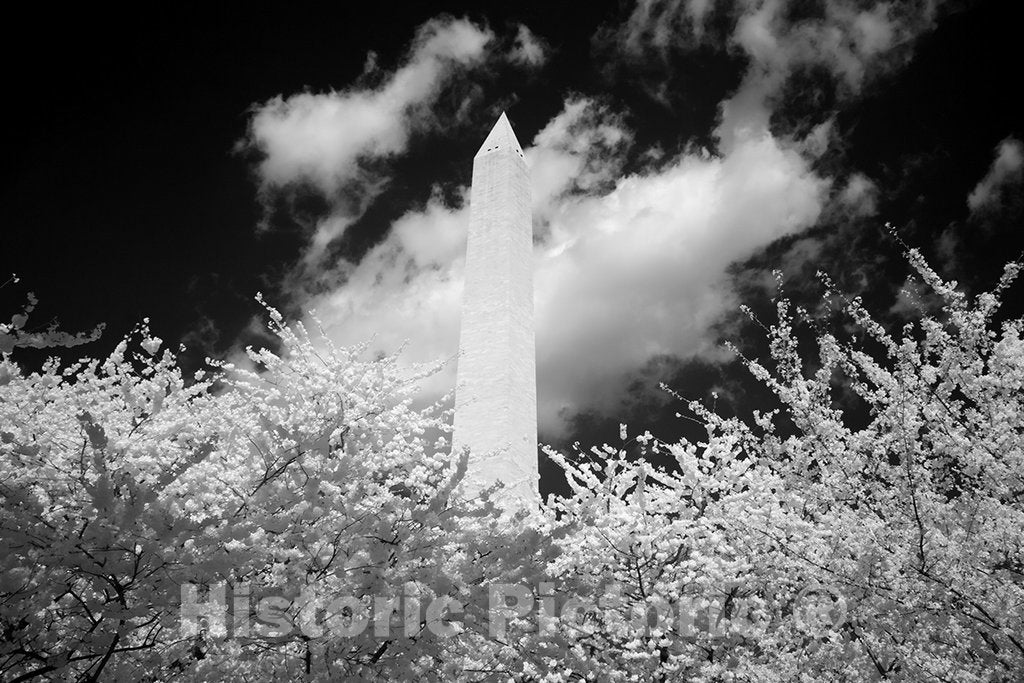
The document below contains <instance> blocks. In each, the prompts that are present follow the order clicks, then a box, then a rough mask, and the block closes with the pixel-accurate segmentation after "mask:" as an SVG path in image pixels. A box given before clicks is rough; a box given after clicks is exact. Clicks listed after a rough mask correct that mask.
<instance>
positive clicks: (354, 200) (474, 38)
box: [246, 19, 494, 265]
mask: <svg viewBox="0 0 1024 683" xmlns="http://www.w3.org/2000/svg"><path fill="white" fill-rule="evenodd" d="M493 38H494V36H493V34H492V32H491V31H490V30H488V29H486V28H482V27H480V26H477V25H476V24H473V23H472V22H469V21H467V20H465V19H444V20H440V19H438V20H432V21H428V22H426V23H425V24H423V25H422V26H421V27H420V28H419V29H418V31H417V33H416V36H415V38H414V39H413V42H412V44H411V46H410V48H409V51H408V54H407V55H406V58H405V60H404V62H403V64H402V65H401V66H400V67H398V68H397V69H396V70H395V71H394V72H392V73H387V74H383V75H382V74H379V73H378V72H377V66H376V55H374V54H373V53H370V54H369V55H368V56H367V66H366V71H367V73H368V74H371V75H374V76H378V77H381V78H380V82H379V84H378V85H376V86H375V87H352V88H348V89H345V90H341V91H332V92H327V93H310V92H305V93H299V94H296V95H291V96H289V97H282V96H277V97H275V98H273V99H271V100H269V101H268V102H265V103H264V104H263V105H261V106H260V107H259V108H257V109H256V111H255V113H254V114H253V116H252V119H251V121H250V125H249V134H248V139H247V140H246V143H247V144H248V145H249V146H250V147H252V148H254V149H256V150H258V151H259V152H260V153H261V155H262V160H261V161H260V163H259V166H258V169H257V170H258V172H259V176H260V180H261V182H262V190H263V192H264V193H272V192H275V191H277V190H278V189H280V188H284V187H288V186H290V185H294V184H299V183H301V184H306V185H310V186H312V187H314V188H316V189H317V190H318V191H319V192H320V193H321V194H323V195H324V196H325V197H326V198H328V199H329V200H335V201H336V200H338V198H339V197H338V196H339V193H340V192H341V191H342V190H344V191H345V193H346V201H344V202H343V201H338V202H337V205H336V206H335V207H334V212H333V213H332V215H330V216H329V217H327V218H326V219H324V220H323V221H321V222H320V223H318V224H317V225H316V226H315V229H314V233H313V236H312V238H311V240H310V244H309V248H308V249H307V252H306V255H305V261H306V263H307V265H313V264H315V263H316V261H317V259H318V258H319V257H320V256H321V255H322V254H323V252H324V250H325V249H326V247H327V245H328V244H329V243H330V242H331V241H333V240H335V239H337V238H338V237H340V236H341V235H342V234H344V232H345V230H346V229H347V228H348V227H349V225H351V224H352V222H353V221H354V220H355V219H357V218H358V217H359V215H360V214H361V213H362V211H363V210H364V209H365V207H366V205H367V204H368V202H370V201H372V199H373V198H374V197H375V196H376V195H377V194H378V193H379V192H380V190H381V189H382V188H383V187H384V185H385V180H384V179H383V178H382V177H381V176H380V175H379V174H377V173H374V172H371V171H369V170H368V168H367V165H366V163H365V162H368V161H373V160H376V159H386V158H389V157H394V156H396V155H398V154H401V153H402V152H404V151H405V149H406V148H407V146H408V143H409V139H410V136H411V135H412V134H413V133H414V132H415V131H417V130H419V129H423V128H426V127H429V126H431V125H432V124H433V120H432V117H431V116H430V115H429V108H430V106H431V105H432V104H433V103H434V102H435V101H436V100H437V98H438V97H439V96H440V94H441V93H442V92H443V90H444V88H445V86H446V85H447V84H448V83H449V81H451V80H452V79H453V78H454V77H455V76H457V75H458V74H459V73H462V72H464V71H465V70H466V69H469V68H472V67H474V66H477V65H479V64H481V63H482V62H483V61H484V60H486V59H487V58H488V57H489V56H490V53H489V45H490V44H491V43H492V40H493Z"/></svg>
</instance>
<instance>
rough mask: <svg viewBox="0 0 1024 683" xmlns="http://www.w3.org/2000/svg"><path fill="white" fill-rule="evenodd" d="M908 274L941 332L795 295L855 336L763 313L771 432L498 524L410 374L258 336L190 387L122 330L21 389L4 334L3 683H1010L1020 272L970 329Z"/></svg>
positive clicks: (574, 480)
mask: <svg viewBox="0 0 1024 683" xmlns="http://www.w3.org/2000/svg"><path fill="white" fill-rule="evenodd" d="M909 259H910V262H911V264H912V265H913V267H914V268H915V269H916V271H917V273H918V274H919V276H920V277H921V278H922V279H923V280H924V282H925V283H926V284H927V285H929V286H930V287H931V288H932V289H933V290H934V291H935V292H936V293H937V294H938V295H939V296H940V297H941V299H942V301H943V302H944V306H943V308H942V309H941V310H940V311H937V312H936V313H935V314H934V315H928V316H925V317H923V318H922V319H921V320H920V321H919V322H918V323H916V324H913V325H907V326H906V327H904V328H903V329H902V330H900V331H899V332H898V334H893V333H892V332H890V331H887V330H886V329H885V327H884V326H883V325H882V324H881V323H879V322H878V321H876V320H875V319H874V318H872V316H871V315H870V314H869V313H868V311H867V310H866V309H865V307H864V306H863V304H862V303H861V302H860V301H859V300H858V299H845V298H844V297H842V295H841V294H840V293H839V292H838V291H836V288H835V287H834V286H832V285H831V283H830V281H829V280H828V278H827V277H824V276H822V279H823V281H824V282H825V284H826V287H827V289H828V297H829V298H830V299H831V300H833V301H835V302H837V303H838V304H839V308H841V309H842V310H843V311H844V312H845V315H846V316H847V317H848V322H849V323H850V324H851V325H852V326H855V327H856V328H858V329H859V330H861V331H862V332H863V333H865V334H864V335H863V336H862V337H849V335H846V336H843V335H839V334H834V333H832V332H830V331H829V330H828V329H826V328H825V326H824V324H823V323H819V322H816V321H815V320H814V319H813V318H812V317H811V316H810V315H809V314H808V313H807V312H805V311H800V310H798V311H797V312H796V314H795V315H794V313H793V312H792V310H791V309H792V306H791V304H790V303H789V302H788V301H787V300H786V299H785V298H784V297H782V296H781V295H780V297H779V298H778V299H777V301H776V311H777V315H778V320H777V322H776V323H774V324H773V325H771V326H766V328H765V329H766V330H767V334H768V341H769V343H770V346H769V348H770V359H768V360H766V361H764V362H762V361H760V360H757V359H748V358H744V359H743V362H744V363H745V364H746V366H747V367H748V368H749V369H750V371H751V372H752V373H753V375H754V376H755V377H756V378H757V379H758V380H760V381H761V382H764V383H765V384H766V385H767V386H768V387H769V388H770V389H771V390H772V391H773V392H774V393H775V395H776V396H777V398H778V404H779V406H780V407H778V408H776V409H773V410H765V411H761V412H754V414H753V415H752V417H751V419H750V421H749V423H748V422H747V421H744V420H741V419H738V418H728V419H727V418H723V417H721V416H719V415H717V414H716V413H715V412H714V411H713V410H710V409H708V408H706V407H704V406H703V405H702V404H699V403H691V404H690V408H691V409H692V411H693V412H694V413H695V414H696V416H697V418H698V419H699V420H701V421H702V422H703V423H704V424H705V426H706V428H707V439H706V440H704V441H702V442H696V443H695V442H689V441H686V440H683V441H679V442H676V443H666V442H664V441H662V440H659V439H658V438H656V437H655V436H652V435H651V434H650V433H648V432H644V433H641V434H639V435H637V436H633V437H630V435H629V434H628V433H627V431H626V428H625V427H623V431H622V435H621V436H622V440H623V442H627V441H630V442H633V443H635V444H636V445H637V446H638V447H639V449H640V450H641V452H642V456H643V457H641V458H639V459H637V458H635V457H627V456H626V449H625V447H624V445H625V443H624V444H623V445H622V446H618V447H611V446H604V447H601V448H596V449H593V450H591V451H589V452H583V451H580V450H576V451H574V452H572V453H560V452H557V451H554V450H552V449H548V455H549V457H550V458H552V459H553V460H554V461H555V462H556V463H558V464H559V465H560V466H561V468H562V470H563V471H564V473H565V476H566V478H567V480H568V482H569V485H570V488H571V491H572V492H571V494H570V495H568V496H566V497H564V498H561V499H555V498H553V499H551V500H549V501H548V503H547V504H546V505H544V506H543V507H542V509H540V510H538V511H537V512H536V513H535V514H532V515H527V516H519V517H509V516H507V515H504V514H502V513H501V511H500V510H499V509H498V507H497V506H496V504H495V500H494V498H493V496H492V493H493V492H492V491H489V492H484V494H483V495H481V496H480V497H478V498H476V499H473V500H466V499H464V498H463V497H462V496H461V493H460V488H459V484H460V482H461V479H462V476H463V474H464V471H465V467H466V462H467V454H466V453H460V454H456V457H454V458H453V457H452V455H451V454H450V451H449V448H450V446H449V442H448V439H447V434H448V432H449V429H450V428H449V427H448V424H449V422H450V420H449V419H448V418H449V416H448V415H447V413H446V411H445V410H444V409H442V405H444V404H435V405H430V406H425V407H422V406H419V405H418V404H417V403H416V397H417V386H418V383H419V381H420V380H421V379H423V377H425V376H426V375H428V374H429V373H430V372H432V371H434V370H435V369H436V367H429V366H424V367H420V368H416V369H415V370H413V371H410V370H409V369H407V368H404V367H403V366H401V365H400V364H399V363H398V362H397V360H396V359H395V358H394V357H385V358H379V359H368V358H367V357H366V348H365V347H355V348H337V347H335V346H333V345H331V344H330V343H328V342H327V341H326V340H324V339H323V335H322V334H310V333H309V332H308V331H307V330H306V328H305V327H304V326H303V325H301V324H298V323H292V324H288V323H286V322H285V320H284V319H283V318H282V316H281V315H280V314H279V313H278V312H277V311H275V310H274V309H273V308H270V307H269V306H266V314H267V317H268V320H269V322H268V326H269V331H270V332H271V333H272V334H273V335H274V336H275V337H276V339H277V340H278V341H279V343H280V351H279V352H277V353H273V352H270V351H268V350H265V349H249V350H247V353H246V357H245V359H244V360H242V361H238V362H236V363H234V364H232V363H227V362H214V361H210V363H209V368H208V369H207V370H204V371H201V372H200V373H197V374H196V375H195V376H194V377H186V376H184V375H183V374H182V371H181V370H180V367H179V365H178V363H177V359H176V356H175V353H174V352H172V351H171V350H168V349H166V348H163V346H164V345H163V342H162V341H161V340H160V339H158V338H157V337H155V336H154V335H153V334H152V333H151V331H150V330H149V328H148V323H147V322H146V321H144V322H143V323H142V324H140V325H139V326H138V328H137V329H136V330H135V331H133V333H132V334H131V335H129V337H127V338H126V339H124V340H123V341H121V342H120V343H119V344H118V345H117V346H116V347H115V349H114V351H113V352H112V353H111V354H110V355H108V356H107V357H106V358H102V359H92V358H83V359H81V360H78V361H76V362H73V363H70V364H62V363H60V362H59V361H57V360H51V361H49V362H48V363H46V364H45V365H44V366H43V367H42V369H41V370H39V371H37V372H27V371H25V370H23V369H22V368H21V367H19V365H18V364H17V363H16V362H15V360H14V359H13V356H12V353H13V352H14V351H15V350H16V349H17V348H18V347H19V346H25V345H26V344H25V343H22V342H24V340H25V339H26V337H24V336H23V331H24V329H25V327H24V326H25V319H23V318H20V317H18V316H15V318H16V319H15V320H13V321H12V323H11V324H10V325H6V326H4V327H3V328H2V329H0V334H5V335H7V337H6V338H5V339H6V340H7V341H6V342H5V343H6V344H7V346H5V347H4V348H3V349H0V352H2V354H0V496H2V497H3V516H2V518H0V545H2V547H3V548H4V549H5V550H6V552H5V554H4V555H3V556H2V557H0V628H2V629H3V637H2V639H0V676H2V677H3V678H4V680H45V679H51V678H53V679H64V680H81V681H88V680H105V679H109V680H197V681H199V680H226V681H230V680H239V681H241V680H247V681H251V680H338V679H342V678H358V679H366V680H381V679H395V680H467V681H477V680H516V681H536V680H545V681H575V680H610V681H628V680H637V681H639V680H662V681H719V680H756V681H783V680H786V681H789V680H850V681H877V680H932V679H934V680H950V681H954V680H955V681H990V680H1006V681H1008V680H1013V678H1014V677H1015V676H1016V675H1017V672H1019V671H1021V670H1024V642H1022V638H1021V633H1022V632H1024V623H1022V619H1024V549H1022V542H1024V541H1022V539H1024V509H1022V505H1024V500H1022V499H1024V440H1022V429H1024V427H1022V425H1024V420H1022V401H1024V398H1022V396H1024V392H1022V389H1024V387H1022V384H1024V338H1022V328H1024V321H1022V320H1021V319H1019V318H1018V319H1009V320H1001V319H1000V313H999V306H1000V301H1001V298H1002V297H1003V296H1004V295H1005V292H1006V291H1007V288H1008V287H1009V286H1010V284H1011V282H1012V280H1013V279H1014V277H1015V276H1016V275H1017V273H1018V271H1019V266H1018V265H1017V264H1010V265H1009V266H1007V268H1006V271H1005V273H1004V275H1003V277H1002V279H1001V280H1000V282H999V284H998V285H997V287H996V288H995V290H994V291H993V292H990V293H986V294H982V295H980V296H978V297H976V298H974V299H969V298H968V297H966V296H965V295H963V294H962V293H961V292H960V291H959V290H958V289H957V287H956V284H955V283H950V282H945V281H944V280H942V279H941V278H940V277H939V276H938V275H937V274H936V273H935V272H934V271H933V270H932V269H931V268H929V267H928V265H927V264H926V263H925V262H924V260H923V259H922V258H921V256H920V255H919V254H918V253H917V252H915V251H910V252H909ZM29 305H30V306H32V305H34V303H33V302H32V301H31V300H30V304H29ZM25 314H26V313H25V312H23V313H22V314H19V315H25ZM1003 317H1005V316H1003ZM801 325H810V326H811V330H812V332H813V338H814V340H815V343H816V346H817V348H816V353H815V354H810V353H808V349H809V348H810V347H808V346H807V344H806V343H801V342H799V341H798V336H799V334H800V331H801ZM54 332H55V333H56V330H55V331H54ZM26 334H27V333H26ZM83 338H84V337H83ZM12 340H13V341H14V343H12ZM18 340H21V342H19V341H18ZM39 341H40V344H44V342H46V343H53V342H62V341H68V339H66V338H64V337H59V336H54V337H50V338H49V341H48V342H47V341H46V340H43V339H40V340H39ZM44 345H45V344H44ZM851 396H852V397H854V398H855V399H856V400H858V401H861V402H862V403H863V405H864V406H866V408H867V412H868V419H867V420H866V421H864V420H854V419H851V417H850V415H848V414H847V413H845V412H844V406H847V405H849V403H850V400H851ZM631 445H632V444H631Z"/></svg>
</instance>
